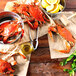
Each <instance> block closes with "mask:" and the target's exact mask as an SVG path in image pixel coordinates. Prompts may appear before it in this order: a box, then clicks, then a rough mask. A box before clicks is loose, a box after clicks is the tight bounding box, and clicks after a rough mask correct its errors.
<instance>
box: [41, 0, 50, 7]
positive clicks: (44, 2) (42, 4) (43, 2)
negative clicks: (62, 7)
mask: <svg viewBox="0 0 76 76" xmlns="http://www.w3.org/2000/svg"><path fill="white" fill-rule="evenodd" d="M41 6H42V7H43V8H46V7H47V6H49V4H48V3H47V2H46V1H45V0H42V3H41Z"/></svg>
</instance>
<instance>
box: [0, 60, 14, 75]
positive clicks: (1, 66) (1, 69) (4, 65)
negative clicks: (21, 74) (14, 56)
mask: <svg viewBox="0 0 76 76" xmlns="http://www.w3.org/2000/svg"><path fill="white" fill-rule="evenodd" d="M0 73H6V74H9V73H14V70H13V69H12V68H11V65H10V64H9V63H8V62H7V61H4V60H2V59H0Z"/></svg>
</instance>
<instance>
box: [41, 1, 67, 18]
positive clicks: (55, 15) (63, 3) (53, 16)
mask: <svg viewBox="0 0 76 76" xmlns="http://www.w3.org/2000/svg"><path fill="white" fill-rule="evenodd" d="M41 1H42V0H41ZM60 4H61V5H63V7H64V8H63V9H62V10H61V11H59V12H58V13H49V12H47V11H46V9H44V8H43V7H42V6H41V8H42V10H43V11H44V12H45V13H47V14H48V15H49V16H50V17H52V18H56V17H57V16H58V15H59V14H61V12H62V11H64V9H65V7H66V2H65V0H60Z"/></svg>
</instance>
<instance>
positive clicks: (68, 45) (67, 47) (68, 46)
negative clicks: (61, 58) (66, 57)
mask: <svg viewBox="0 0 76 76" xmlns="http://www.w3.org/2000/svg"><path fill="white" fill-rule="evenodd" d="M65 44H66V50H56V49H55V51H58V52H61V53H69V52H70V49H71V45H70V43H69V42H67V41H65Z"/></svg>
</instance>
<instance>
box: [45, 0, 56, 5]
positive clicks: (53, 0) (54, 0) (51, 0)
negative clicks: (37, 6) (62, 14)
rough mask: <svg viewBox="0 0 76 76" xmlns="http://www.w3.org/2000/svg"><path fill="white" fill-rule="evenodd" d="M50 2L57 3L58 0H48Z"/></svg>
mask: <svg viewBox="0 0 76 76" xmlns="http://www.w3.org/2000/svg"><path fill="white" fill-rule="evenodd" d="M46 1H47V3H48V4H56V3H57V0H46Z"/></svg>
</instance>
